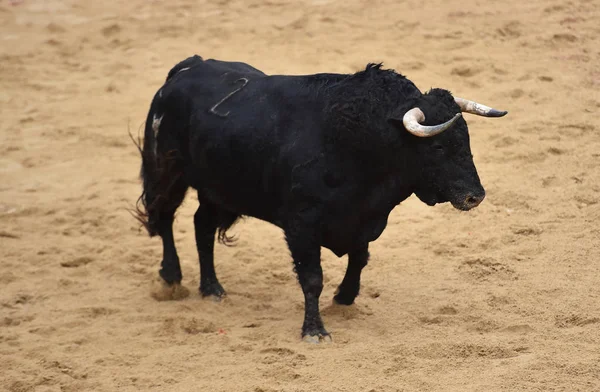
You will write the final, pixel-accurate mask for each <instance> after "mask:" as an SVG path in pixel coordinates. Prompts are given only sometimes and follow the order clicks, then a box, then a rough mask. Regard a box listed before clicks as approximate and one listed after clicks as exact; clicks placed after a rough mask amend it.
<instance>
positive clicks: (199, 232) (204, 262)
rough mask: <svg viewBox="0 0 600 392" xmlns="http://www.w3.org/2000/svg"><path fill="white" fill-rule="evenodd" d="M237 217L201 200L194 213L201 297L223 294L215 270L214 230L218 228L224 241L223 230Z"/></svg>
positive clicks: (216, 297)
mask: <svg viewBox="0 0 600 392" xmlns="http://www.w3.org/2000/svg"><path fill="white" fill-rule="evenodd" d="M237 218H238V217H237V215H235V214H232V213H229V212H226V211H224V210H221V209H219V208H218V207H216V206H214V205H212V204H210V203H207V202H201V204H200V207H198V210H197V211H196V214H195V215H194V228H195V231H196V247H197V248H198V257H199V258H200V293H201V294H202V296H203V297H209V296H210V297H213V298H214V299H216V300H220V299H221V298H222V297H223V296H224V295H225V290H223V287H222V286H221V284H220V283H219V280H218V279H217V273H216V271H215V262H214V246H215V232H216V231H217V228H219V229H220V232H222V233H223V235H222V236H220V237H222V240H223V241H225V240H226V236H225V231H226V230H227V228H228V227H229V226H231V225H232V224H233V223H234V222H235V221H236V220H237Z"/></svg>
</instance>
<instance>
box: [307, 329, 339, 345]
mask: <svg viewBox="0 0 600 392" xmlns="http://www.w3.org/2000/svg"><path fill="white" fill-rule="evenodd" d="M302 335H303V336H302V341H304V342H305V343H311V344H319V343H332V342H333V338H332V337H331V334H330V333H329V332H327V331H325V329H324V328H321V329H319V330H316V331H311V332H307V333H304V334H302Z"/></svg>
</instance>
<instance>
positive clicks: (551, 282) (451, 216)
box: [0, 0, 600, 392]
mask: <svg viewBox="0 0 600 392" xmlns="http://www.w3.org/2000/svg"><path fill="white" fill-rule="evenodd" d="M469 4H470V5H469ZM0 42H1V50H0V118H1V120H0V255H1V256H2V267H1V268H0V287H1V290H0V389H2V390H6V391H12V392H17V391H18V392H21V391H101V392H102V391H111V392H112V391H149V390H152V391H154V390H161V391H162V390H164V391H201V390H206V391H217V392H219V391H235V392H237V391H240V392H274V391H285V392H288V391H290V392H291V391H311V392H314V391H324V392H327V391H357V392H358V391H360V392H362V391H365V392H369V391H373V392H388V391H461V392H462V391H481V392H492V391H519V392H521V391H570V392H571V391H600V285H599V276H600V275H599V272H598V262H599V261H600V246H599V245H600V240H599V238H600V228H599V224H598V222H599V219H600V136H599V132H600V120H598V114H599V112H600V3H599V2H598V1H597V0H587V1H586V0H577V1H569V2H566V1H559V0H544V1H542V0H530V1H522V0H506V1H502V2H488V1H477V2H474V1H466V2H465V1H456V0H452V1H443V0H433V1H417V0H407V1H404V0H394V1H392V0H386V1H347V2H344V1H335V0H314V1H291V0H248V1H243V0H217V1H214V2H212V1H205V0H197V1H193V0H174V1H150V0H128V1H125V0H106V1H97V2H96V1H94V2H92V1H75V0H23V1H21V2H17V1H12V2H9V1H6V0H2V1H0ZM192 54H199V55H201V56H203V57H205V58H219V59H225V60H239V61H244V62H248V63H250V64H252V65H254V66H256V67H258V68H260V69H262V70H263V71H265V72H267V73H289V74H304V73H316V72H354V71H357V70H359V69H361V68H363V67H364V66H365V65H366V64H367V63H368V62H378V61H383V62H384V64H385V66H386V67H389V68H394V69H396V70H397V71H398V72H401V73H403V74H405V75H407V76H408V77H409V78H410V79H411V80H413V81H414V82H415V83H416V84H417V86H419V87H420V88H421V89H422V90H427V89H429V88H430V87H443V88H447V89H449V90H451V91H452V92H453V93H455V94H456V95H459V96H462V97H465V98H469V99H474V100H477V101H480V102H482V103H484V104H488V105H490V106H494V107H496V108H498V109H505V110H508V111H509V115H508V116H507V117H504V118H502V119H486V118H481V117H476V116H471V115H467V117H466V118H467V121H468V123H469V126H470V130H471V139H472V149H473V152H474V155H475V162H476V165H477V168H478V170H479V174H480V177H481V179H482V183H483V185H484V186H485V187H486V190H487V198H486V200H485V201H484V202H483V204H482V205H481V206H480V207H479V208H478V209H476V210H474V211H472V212H469V213H461V212H459V211H457V210H455V209H453V208H452V207H451V206H450V205H438V206H436V207H433V208H432V207H427V206H426V205H424V204H422V203H421V202H419V201H418V200H417V199H416V198H415V197H414V196H413V197H411V198H410V199H409V200H407V201H406V202H405V203H403V204H402V205H401V206H399V207H398V208H397V209H396V210H394V212H393V214H392V218H391V220H390V223H389V226H388V228H387V230H386V231H385V232H384V234H383V235H382V237H381V238H380V239H379V240H378V241H377V242H376V243H375V244H374V245H373V246H372V248H371V249H372V252H371V253H372V259H371V263H370V264H369V266H368V267H367V269H366V270H365V272H364V274H363V286H362V287H363V289H362V293H361V296H360V297H359V298H358V300H357V303H356V304H355V305H354V306H352V307H350V308H347V309H341V308H339V307H336V306H333V305H331V299H332V296H333V291H334V290H335V288H336V286H337V285H338V284H339V282H340V280H341V278H342V275H343V272H344V270H345V266H346V260H345V259H342V260H339V259H337V258H336V257H334V256H333V255H332V254H331V253H330V252H328V251H324V252H323V259H324V260H323V267H324V270H325V283H326V287H325V290H324V293H323V296H322V304H321V306H322V308H323V316H324V321H325V323H326V326H327V327H328V329H329V330H330V332H332V334H333V337H334V343H333V344H330V345H309V344H306V343H303V342H301V341H300V339H299V331H300V325H301V322H302V317H303V297H302V292H301V290H300V287H299V285H298V284H297V282H296V280H295V276H294V273H293V271H292V265H291V259H290V256H289V254H288V251H287V248H286V246H285V243H284V241H283V236H282V234H281V232H280V231H279V230H278V229H276V228H274V227H273V226H270V225H268V224H266V223H263V222H259V221H257V220H254V219H248V220H246V221H244V222H241V223H240V224H238V225H237V226H235V228H234V229H233V230H232V233H235V234H237V235H238V236H239V238H240V240H239V243H238V245H237V246H236V247H234V248H226V247H223V246H218V248H217V262H216V263H217V272H218V274H219V276H220V279H221V282H222V283H223V286H224V287H225V289H226V290H227V291H228V294H229V297H228V298H227V300H226V301H224V302H222V303H213V302H211V301H206V300H202V299H201V298H200V297H199V295H198V294H197V286H198V262H197V256H196V249H195V245H194V238H193V223H192V215H193V213H194V211H195V208H196V200H195V195H194V193H192V192H190V193H189V196H188V199H187V201H186V204H185V205H184V206H183V207H182V208H181V209H180V212H179V215H178V221H177V224H176V239H177V241H178V247H179V252H180V256H181V259H182V267H183V272H184V282H183V283H184V285H185V286H186V287H187V288H189V289H190V290H191V291H192V295H191V296H189V297H188V298H186V299H184V300H181V301H172V302H171V301H170V302H157V301H155V300H154V299H153V298H152V297H151V296H150V290H151V287H152V281H153V279H154V278H155V276H156V275H157V270H158V266H159V261H160V257H161V245H160V240H159V239H158V238H155V239H149V238H148V237H147V235H146V234H145V232H142V231H140V230H139V227H138V224H137V222H136V221H135V220H134V219H133V218H132V217H131V216H130V215H129V213H128V212H127V208H130V207H131V206H132V205H133V203H134V202H135V200H136V198H137V197H138V195H139V192H140V184H139V180H138V172H139V163H140V162H139V156H138V153H137V151H136V149H135V147H134V146H133V144H132V143H131V141H130V140H129V137H128V134H127V130H128V127H130V128H131V130H132V132H133V133H136V132H137V130H138V129H139V127H140V126H141V125H142V123H143V121H144V119H145V116H146V113H147V109H148V105H149V103H150V99H151V98H152V95H153V94H154V92H155V91H156V90H157V89H158V88H159V87H160V85H161V83H162V82H163V80H164V78H165V76H166V74H167V72H168V70H169V69H170V68H171V66H172V65H174V64H175V63H177V62H178V61H180V60H181V59H183V58H185V57H187V56H189V55H192Z"/></svg>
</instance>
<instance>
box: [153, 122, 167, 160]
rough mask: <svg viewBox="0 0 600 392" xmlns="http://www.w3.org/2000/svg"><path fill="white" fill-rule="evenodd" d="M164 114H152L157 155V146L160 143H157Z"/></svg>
mask: <svg viewBox="0 0 600 392" xmlns="http://www.w3.org/2000/svg"><path fill="white" fill-rule="evenodd" d="M164 116H165V115H164V114H163V115H162V116H160V117H156V113H154V114H153V115H152V131H153V132H154V154H155V155H156V146H157V145H158V143H157V138H158V131H159V130H160V123H161V121H162V119H163V117H164Z"/></svg>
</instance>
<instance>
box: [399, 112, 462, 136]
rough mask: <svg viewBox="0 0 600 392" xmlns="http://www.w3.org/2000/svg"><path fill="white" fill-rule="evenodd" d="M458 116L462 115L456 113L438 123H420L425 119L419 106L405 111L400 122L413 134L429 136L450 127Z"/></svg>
mask: <svg viewBox="0 0 600 392" xmlns="http://www.w3.org/2000/svg"><path fill="white" fill-rule="evenodd" d="M460 116H462V114H460V113H456V115H455V116H454V117H452V119H450V120H448V121H446V122H445V123H443V124H439V125H421V123H422V122H423V121H425V114H424V113H423V111H422V110H421V109H419V108H412V109H410V110H409V111H408V112H406V114H405V115H404V117H403V118H402V123H403V124H404V128H406V130H407V131H408V132H410V133H412V134H413V135H415V136H419V137H431V136H435V135H437V134H438V133H442V132H444V131H445V130H446V129H448V128H450V127H451V126H452V124H454V122H455V121H456V120H458V118H459V117H460Z"/></svg>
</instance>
